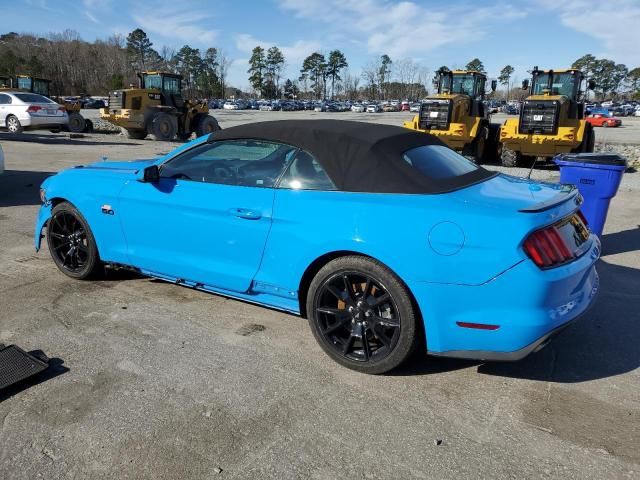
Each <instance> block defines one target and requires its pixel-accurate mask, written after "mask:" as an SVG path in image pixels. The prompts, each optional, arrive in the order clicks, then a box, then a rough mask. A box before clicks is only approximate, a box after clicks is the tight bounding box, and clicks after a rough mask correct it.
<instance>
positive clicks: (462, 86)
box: [451, 75, 474, 96]
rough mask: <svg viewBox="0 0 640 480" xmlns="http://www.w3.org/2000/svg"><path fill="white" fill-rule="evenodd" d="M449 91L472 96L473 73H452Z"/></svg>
mask: <svg viewBox="0 0 640 480" xmlns="http://www.w3.org/2000/svg"><path fill="white" fill-rule="evenodd" d="M451 92H452V93H464V94H465V95H469V96H473V95H474V92H473V75H454V77H453V88H452V89H451Z"/></svg>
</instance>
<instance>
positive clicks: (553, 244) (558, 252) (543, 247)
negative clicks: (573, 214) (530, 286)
mask: <svg viewBox="0 0 640 480" xmlns="http://www.w3.org/2000/svg"><path fill="white" fill-rule="evenodd" d="M524 251H525V252H526V253H527V255H529V257H530V258H531V260H533V261H534V263H535V264H536V265H537V266H539V267H542V268H548V267H553V266H556V265H561V264H563V263H567V262H569V261H571V260H573V259H574V258H575V255H574V254H573V252H571V250H569V246H568V245H567V244H566V242H565V241H564V240H563V238H562V236H561V235H560V234H559V233H558V230H557V229H556V227H555V225H551V226H550V227H546V228H543V229H542V230H537V231H535V232H533V233H532V234H531V235H529V238H527V239H526V240H525V242H524Z"/></svg>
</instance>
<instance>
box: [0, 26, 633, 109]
mask: <svg viewBox="0 0 640 480" xmlns="http://www.w3.org/2000/svg"><path fill="white" fill-rule="evenodd" d="M230 64H231V60H230V58H229V57H228V56H227V55H226V54H225V53H224V52H223V51H221V50H219V49H217V48H215V47H213V46H211V47H209V48H206V49H203V50H200V49H198V48H193V47H191V46H189V45H184V46H183V47H182V48H180V49H177V50H176V49H175V48H173V47H168V46H162V47H161V48H160V49H156V48H154V45H153V43H152V42H151V40H150V39H149V38H148V36H147V34H146V33H145V32H144V31H143V30H142V29H139V28H137V29H135V30H133V31H132V32H131V33H129V34H128V35H127V36H124V35H112V36H110V37H108V38H107V39H106V40H96V41H95V42H86V41H84V40H82V39H81V38H80V35H79V34H78V33H77V32H75V31H73V30H65V31H64V32H62V33H52V34H49V35H47V36H46V37H38V36H35V35H31V34H18V33H15V32H10V33H6V34H1V35H0V76H15V75H16V74H26V75H33V76H37V77H44V78H49V79H51V80H52V93H53V94H55V95H78V94H81V93H94V94H98V93H106V92H108V91H109V90H114V89H118V88H123V87H127V86H129V85H132V84H133V85H135V84H137V77H136V73H137V72H140V71H143V70H163V71H170V72H175V73H180V74H182V75H183V77H184V88H185V91H186V94H187V95H188V96H191V97H194V96H201V97H216V98H226V97H228V96H230V95H236V96H237V95H242V94H243V92H241V91H240V90H238V89H235V88H232V87H230V86H229V85H228V79H227V74H228V69H229V66H230ZM285 66H286V58H285V56H284V54H283V52H282V51H281V50H280V49H279V48H278V47H277V46H275V45H274V46H272V47H270V48H268V49H265V48H263V47H261V46H256V47H255V48H254V49H253V51H252V54H251V58H250V59H249V69H248V71H247V74H248V82H249V84H250V86H251V89H252V90H253V91H252V92H246V93H248V94H257V95H259V96H261V97H262V98H282V97H284V98H309V99H311V98H315V99H321V98H352V99H355V98H368V99H378V100H385V99H388V98H399V99H405V98H406V99H411V100H417V99H420V98H423V97H425V96H426V95H427V94H428V90H429V87H430V84H431V83H432V82H433V80H435V78H430V77H429V70H428V69H427V68H425V67H424V66H422V65H420V64H418V63H416V62H415V61H413V60H411V59H398V60H395V61H394V60H392V59H391V58H390V57H389V55H386V54H383V55H380V56H379V57H375V58H373V59H372V60H370V61H369V62H368V63H366V64H365V65H364V67H363V68H362V71H361V73H360V74H359V75H356V74H353V73H352V72H351V71H350V70H349V62H348V61H347V58H346V56H345V55H344V53H343V52H341V51H340V50H338V49H335V50H331V51H330V52H329V53H328V54H326V55H325V54H324V53H322V52H312V53H311V54H310V55H309V56H307V57H306V58H305V59H304V60H303V62H302V65H301V66H300V69H299V76H298V78H294V79H291V78H287V79H283V78H282V75H283V72H284V70H285ZM571 66H572V68H579V69H580V70H582V71H583V72H584V73H585V75H586V76H587V78H591V79H593V80H594V81H595V82H596V85H597V87H596V99H598V98H599V99H605V98H617V97H626V98H637V99H640V67H636V68H632V69H628V68H627V66H626V65H624V64H617V63H615V62H614V61H612V60H609V59H606V58H600V59H598V58H596V57H595V56H594V55H591V54H587V55H584V56H582V57H580V58H579V59H577V60H576V61H575V62H573V64H572V65H571ZM445 68H446V67H445ZM465 68H466V69H467V70H477V71H480V72H483V73H486V72H485V67H484V64H483V63H482V61H481V60H480V59H478V58H474V59H472V60H471V61H470V62H469V63H468V64H467V65H466V66H465ZM514 71H515V69H514V68H513V67H512V66H511V65H506V66H505V67H504V68H502V69H501V71H500V74H499V76H498V77H497V78H498V82H499V83H500V84H501V85H503V86H504V87H505V92H506V93H505V92H503V95H504V96H506V98H507V99H509V96H510V95H514V91H515V95H514V96H515V97H516V98H518V99H519V98H521V97H522V96H523V92H522V91H521V90H520V89H519V88H517V89H516V88H513V85H512V83H513V82H512V79H513V74H514Z"/></svg>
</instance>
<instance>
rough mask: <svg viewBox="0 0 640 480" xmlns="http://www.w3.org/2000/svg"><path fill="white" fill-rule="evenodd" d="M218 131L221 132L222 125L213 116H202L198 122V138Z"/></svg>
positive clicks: (196, 129)
mask: <svg viewBox="0 0 640 480" xmlns="http://www.w3.org/2000/svg"><path fill="white" fill-rule="evenodd" d="M218 130H220V125H218V121H217V120H216V119H215V118H213V117H212V116H211V115H202V116H200V118H198V119H197V120H196V128H195V131H196V137H202V136H203V135H208V134H210V133H213V132H217V131H218Z"/></svg>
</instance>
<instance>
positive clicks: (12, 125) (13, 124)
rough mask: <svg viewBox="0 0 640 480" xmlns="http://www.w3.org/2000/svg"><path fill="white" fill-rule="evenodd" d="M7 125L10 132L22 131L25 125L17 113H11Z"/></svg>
mask: <svg viewBox="0 0 640 480" xmlns="http://www.w3.org/2000/svg"><path fill="white" fill-rule="evenodd" d="M5 125H6V126H7V130H9V133H22V132H23V131H24V127H23V126H22V124H21V123H20V120H18V117H16V116H15V115H9V116H8V117H7V120H6V123H5Z"/></svg>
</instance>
